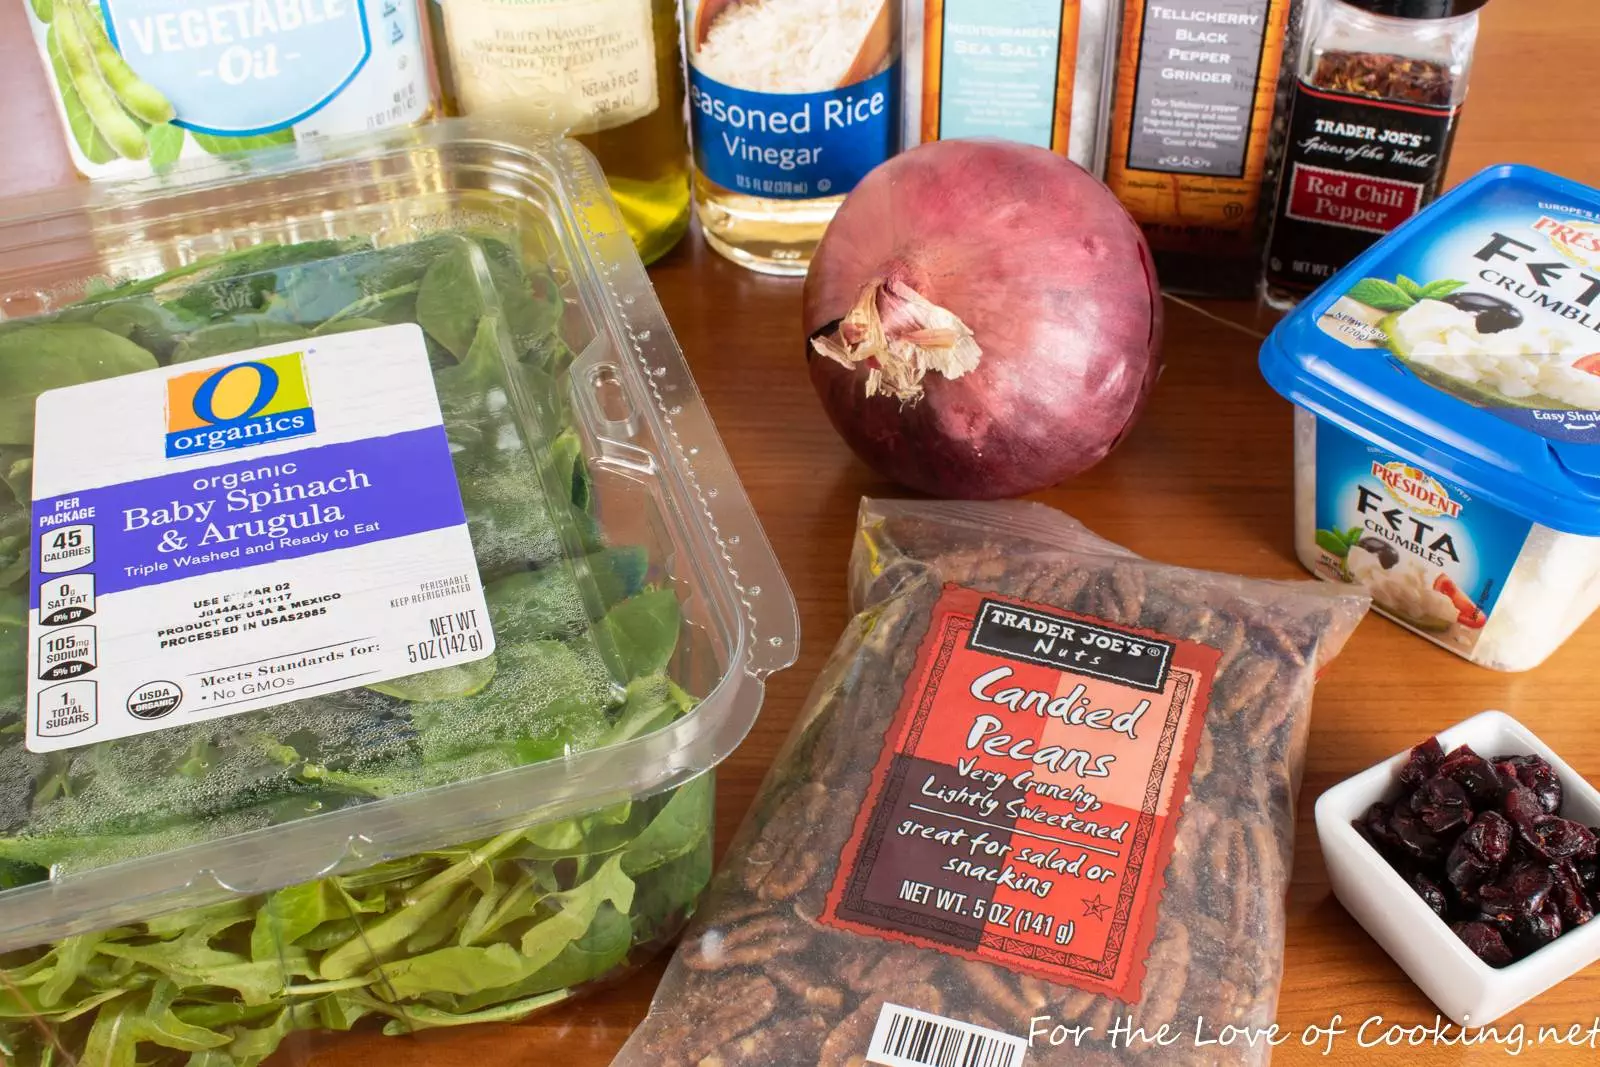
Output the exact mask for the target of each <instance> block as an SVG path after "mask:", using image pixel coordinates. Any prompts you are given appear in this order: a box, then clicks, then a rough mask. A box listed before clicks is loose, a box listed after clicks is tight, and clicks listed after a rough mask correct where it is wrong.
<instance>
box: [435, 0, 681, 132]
mask: <svg viewBox="0 0 1600 1067" xmlns="http://www.w3.org/2000/svg"><path fill="white" fill-rule="evenodd" d="M435 2H436V3H438V5H439V7H440V10H441V12H442V14H443V16H444V25H445V41H444V44H443V47H445V48H447V49H448V50H449V54H450V63H451V67H452V73H453V75H454V80H455V91H456V97H457V103H458V104H459V105H460V107H461V110H462V112H463V113H465V114H469V115H471V114H480V113H481V114H494V113H497V112H498V113H508V114H512V115H516V114H526V113H527V112H529V111H530V110H543V109H548V110H549V111H550V112H551V114H552V115H553V117H554V120H555V122H556V124H557V125H559V126H561V127H562V128H564V129H567V130H569V131H570V132H572V133H580V134H581V133H594V132H596V131H599V130H609V129H612V128H614V127H617V126H624V125H626V124H628V123H630V122H634V121H636V120H638V119H641V118H644V117H645V116H646V115H649V114H651V113H652V112H654V111H655V110H656V108H657V107H659V106H660V95H659V92H658V90H657V87H656V46H655V34H654V31H653V24H652V20H651V12H650V3H651V0H435Z"/></svg>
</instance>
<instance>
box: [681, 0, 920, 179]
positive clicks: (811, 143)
mask: <svg viewBox="0 0 1600 1067" xmlns="http://www.w3.org/2000/svg"><path fill="white" fill-rule="evenodd" d="M894 6H896V5H887V4H883V3H882V2H881V0H840V2H838V3H831V4H817V3H814V2H813V0H762V2H759V3H754V2H749V0H735V2H734V3H731V4H725V5H724V4H716V3H710V2H707V0H691V2H690V3H689V4H688V5H687V10H686V15H685V17H686V20H687V25H688V27H689V49H688V57H689V111H690V119H691V131H692V133H693V140H694V155H695V164H696V166H697V167H698V168H699V170H700V173H701V174H703V175H704V176H705V177H706V178H708V179H709V180H711V181H712V182H715V183H716V184H717V185H720V186H722V187H723V188H725V189H728V190H730V191H732V192H735V193H746V194H749V195H751V196H759V197H765V198H770V199H778V200H809V199H815V198H818V197H829V196H841V195H843V194H845V193H848V192H850V190H852V189H854V188H855V186H856V183H857V182H859V181H860V180H861V179H862V178H864V177H866V175H867V172H868V171H870V170H872V168H874V167H876V166H877V165H878V164H880V163H882V162H883V161H884V160H886V159H888V158H889V157H890V156H892V155H894V153H895V152H896V151H898V149H899V139H900V125H901V124H900V65H899V62H898V59H899V35H898V32H897V27H895V25H894V20H893V19H892V17H891V13H890V11H889V9H890V8H892V7H894ZM820 41H827V42H829V46H828V47H825V48H824V47H818V46H817V42H820Z"/></svg>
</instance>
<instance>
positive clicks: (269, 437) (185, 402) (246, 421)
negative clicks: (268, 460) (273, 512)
mask: <svg viewBox="0 0 1600 1067" xmlns="http://www.w3.org/2000/svg"><path fill="white" fill-rule="evenodd" d="M316 430H317V423H316V419H315V418H314V416H313V413H312V410H311V398H310V396H309V394H308V393H307V391H306V372H305V367H304V366H303V365H302V363H301V353H299V352H291V353H289V354H288V355H286V356H262V357H261V358H260V359H252V360H246V361H245V362H242V363H233V364H229V365H228V366H225V367H217V368H214V369H212V370H203V371H195V372H194V373H192V374H180V375H178V376H177V377H175V378H170V379H168V380H167V458H168V459H179V458H181V457H183V456H198V455H204V454H205V453H207V452H221V451H224V450H225V449H230V448H248V447H250V446H251V445H264V444H266V443H267V442H269V441H282V440H284V439H285V438H289V437H304V436H306V435H307V434H312V433H315V432H316Z"/></svg>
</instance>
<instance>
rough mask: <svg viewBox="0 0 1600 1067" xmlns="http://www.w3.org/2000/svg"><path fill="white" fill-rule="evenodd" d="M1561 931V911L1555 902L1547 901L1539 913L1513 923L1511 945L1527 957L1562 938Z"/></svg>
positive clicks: (1522, 917)
mask: <svg viewBox="0 0 1600 1067" xmlns="http://www.w3.org/2000/svg"><path fill="white" fill-rule="evenodd" d="M1561 931H1562V926H1561V911H1560V909H1558V908H1557V907H1556V902H1555V901H1553V900H1546V901H1545V902H1544V903H1543V904H1542V905H1541V906H1540V907H1539V909H1538V910H1537V911H1534V912H1530V913H1528V914H1525V915H1519V916H1517V917H1516V918H1515V919H1513V920H1512V921H1511V943H1512V944H1514V945H1516V947H1517V948H1519V949H1521V950H1522V954H1523V955H1525V956H1526V955H1527V954H1529V953H1530V952H1537V951H1539V950H1540V949H1541V948H1544V946H1546V945H1548V944H1549V943H1550V942H1552V941H1554V940H1555V939H1556V938H1558V937H1560V936H1561Z"/></svg>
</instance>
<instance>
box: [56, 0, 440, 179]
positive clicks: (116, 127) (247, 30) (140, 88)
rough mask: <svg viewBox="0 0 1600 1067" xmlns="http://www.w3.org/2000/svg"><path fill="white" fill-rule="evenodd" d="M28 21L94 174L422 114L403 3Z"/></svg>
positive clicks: (83, 0)
mask: <svg viewBox="0 0 1600 1067" xmlns="http://www.w3.org/2000/svg"><path fill="white" fill-rule="evenodd" d="M29 17H30V19H31V20H32V24H33V28H34V37H35V40H36V41H37V43H38V45H39V48H40V51H41V52H42V53H43V55H44V57H45V60H46V63H47V64H48V66H49V67H50V69H51V71H52V73H53V74H54V77H55V83H56V89H57V96H58V104H59V105H60V108H61V114H62V118H63V120H64V121H65V124H66V126H67V131H68V134H69V137H68V140H69V142H70V144H71V148H72V151H73V157H74V161H75V162H76V163H77V164H78V167H79V169H81V170H83V171H84V172H85V173H86V174H89V175H90V176H91V177H99V176H111V177H119V176H125V175H128V174H134V173H138V172H139V171H140V170H144V169H148V168H149V167H150V166H161V165H165V164H168V163H171V162H172V161H173V160H176V159H178V158H179V157H180V156H183V155H190V156H197V155H205V154H206V153H217V152H227V151H237V150H240V149H245V148H253V147H263V146H266V145H270V144H275V143H289V142H291V141H293V140H295V139H296V137H298V138H300V139H314V138H318V137H330V136H338V135H341V134H351V133H361V132H365V131H368V130H373V129H380V128H383V127H386V126H393V125H400V124H404V123H409V122H416V121H418V120H420V119H422V118H423V117H424V116H425V115H426V113H427V112H428V109H429V108H430V107H431V106H432V91H431V87H430V82H429V70H428V60H427V52H426V49H425V47H424V42H423V38H422V28H421V25H420V21H419V17H418V9H417V5H416V4H415V3H413V2H410V0H213V2H206V0H199V2H197V0H52V2H51V3H48V4H46V3H34V4H30V5H29Z"/></svg>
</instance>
